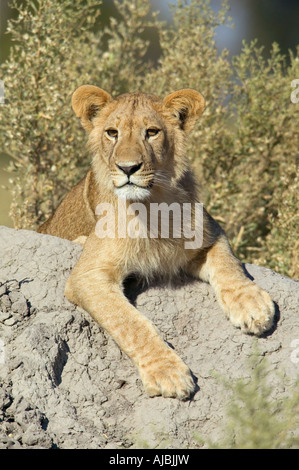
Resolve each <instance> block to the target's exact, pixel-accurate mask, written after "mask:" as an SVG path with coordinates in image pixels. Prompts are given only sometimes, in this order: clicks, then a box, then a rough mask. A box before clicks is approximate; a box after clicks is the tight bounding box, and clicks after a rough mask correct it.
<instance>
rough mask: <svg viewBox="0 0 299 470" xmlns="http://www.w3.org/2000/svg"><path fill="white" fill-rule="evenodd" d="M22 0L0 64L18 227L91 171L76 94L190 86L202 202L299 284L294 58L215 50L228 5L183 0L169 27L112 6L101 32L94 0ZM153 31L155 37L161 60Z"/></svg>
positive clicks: (257, 257) (0, 120)
mask: <svg viewBox="0 0 299 470" xmlns="http://www.w3.org/2000/svg"><path fill="white" fill-rule="evenodd" d="M18 3H19V2H16V1H15V2H14V7H15V8H16V9H17V10H18V19H17V20H16V21H10V22H9V25H8V31H9V32H10V33H11V35H12V39H13V40H14V46H13V47H12V48H11V53H10V57H9V59H8V60H7V61H6V62H5V63H4V64H3V65H2V66H1V67H0V78H2V79H3V80H4V83H5V90H6V104H5V105H4V106H1V108H0V111H1V114H0V131H1V134H0V142H1V144H2V145H3V149H4V151H5V153H7V154H9V155H11V156H12V157H13V163H12V164H11V165H10V171H11V172H12V177H11V190H12V193H13V203H12V207H11V216H12V217H13V220H14V223H15V226H16V227H19V228H33V229H34V228H36V226H37V225H38V224H40V223H41V222H42V221H43V220H45V218H47V217H48V216H49V214H50V213H51V212H52V211H53V209H54V208H55V207H56V206H57V204H58V202H59V201H60V200H61V198H62V197H63V196H64V194H65V193H66V192H67V191H68V190H69V189H70V187H71V186H72V185H73V184H74V183H76V182H77V181H78V180H79V179H80V178H81V177H82V176H83V174H84V172H85V170H86V168H87V167H88V165H89V160H90V157H89V156H88V155H87V154H86V150H85V136H84V134H83V132H82V130H81V129H80V126H79V124H78V122H77V120H76V118H75V116H74V115H73V113H72V110H71V106H70V98H71V95H72V93H73V91H74V90H75V89H76V88H77V86H79V85H81V84H86V83H91V84H95V85H98V86H101V87H102V88H104V89H106V90H107V91H109V92H111V93H113V94H114V95H117V94H119V93H122V92H127V91H136V90H138V89H141V90H143V91H145V92H151V93H156V94H158V95H161V96H163V95H165V94H167V93H169V92H171V91H173V90H175V89H179V88H183V87H191V88H195V89H198V90H200V91H201V92H202V93H203V94H204V96H205V98H206V102H207V107H206V111H205V113H204V115H203V118H202V119H201V122H200V123H199V124H198V125H197V127H196V129H195V131H194V132H193V136H192V138H191V141H190V145H189V155H190V158H191V160H192V162H193V165H194V167H195V168H196V170H197V172H198V174H199V176H200V178H201V184H202V196H203V202H204V203H205V204H206V206H207V208H208V210H210V212H211V213H212V215H213V216H214V217H215V218H216V219H217V220H219V221H220V222H221V223H222V224H223V226H224V228H225V230H226V231H227V234H228V236H229V238H230V240H231V243H232V246H233V248H234V250H235V251H236V254H237V255H238V256H239V257H240V258H241V259H242V261H250V262H256V263H259V264H266V265H268V266H269V267H271V268H273V269H277V270H279V271H280V272H282V273H284V274H288V275H289V276H294V277H295V276H298V274H299V272H298V240H297V233H298V229H299V221H298V214H297V208H298V176H296V173H297V172H298V168H297V166H296V158H298V147H299V127H298V117H299V104H296V103H292V102H291V100H290V95H291V92H292V91H293V89H292V88H291V81H292V80H293V79H295V78H298V77H299V58H298V50H297V52H296V54H290V57H289V58H286V57H284V56H282V54H281V53H280V51H279V46H278V45H277V44H273V48H272V52H271V55H270V57H269V59H265V58H264V56H263V50H262V47H260V46H258V44H257V42H256V41H253V42H252V43H250V44H246V43H244V44H243V50H242V52H241V53H240V55H238V56H237V57H233V58H232V60H231V61H230V60H229V58H228V51H225V50H224V51H223V52H222V53H220V54H219V53H218V52H217V48H216V45H215V41H214V35H215V28H216V27H217V26H219V25H222V24H227V25H229V24H230V19H229V17H228V15H227V10H228V8H227V2H226V1H224V2H223V6H222V8H221V9H220V11H219V12H218V13H214V12H213V11H212V9H211V7H210V2H209V1H208V0H196V1H195V0H193V1H191V2H190V4H188V3H187V2H178V3H177V5H175V6H173V7H172V13H173V23H172V24H171V25H169V26H167V25H165V24H164V23H161V22H160V21H158V20H157V15H156V13H155V14H153V15H151V14H150V4H149V0H133V1H128V0H123V1H115V5H116V7H117V10H118V19H116V18H112V17H111V18H110V20H109V24H108V25H107V26H105V27H101V28H100V27H99V23H98V22H97V18H98V16H99V14H100V2H99V1H96V0H95V1H92V0H78V1H77V2H72V1H71V0H65V1H60V0H51V1H50V0H34V1H33V0H28V1H27V2H25V3H24V4H22V5H21V6H18ZM148 31H152V33H153V35H154V36H155V37H158V38H159V41H160V47H161V55H160V58H159V61H158V63H157V64H154V63H153V62H152V61H151V59H150V57H151V55H150V54H149V53H148V52H149V51H150V48H151V44H150V42H148V41H147V40H145V39H144V38H145V36H147V37H148ZM297 164H298V161H297ZM296 178H297V179H296ZM296 256H297V258H296Z"/></svg>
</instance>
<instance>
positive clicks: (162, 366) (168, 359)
mask: <svg viewBox="0 0 299 470" xmlns="http://www.w3.org/2000/svg"><path fill="white" fill-rule="evenodd" d="M139 371H140V376H141V379H142V382H143V385H144V388H145V391H146V393H147V394H148V395H149V396H150V397H154V396H156V395H162V396H163V397H174V398H179V399H180V400H184V399H186V398H189V397H190V395H191V394H192V393H193V392H194V390H195V384H194V381H193V379H192V376H191V373H190V370H189V368H188V367H187V366H186V365H185V364H184V362H183V361H182V360H181V359H180V358H179V356H177V355H176V354H175V352H173V351H172V350H171V349H170V350H167V351H165V354H163V356H162V357H158V358H156V359H153V360H152V361H150V362H148V363H147V364H146V365H141V366H140V368H139Z"/></svg>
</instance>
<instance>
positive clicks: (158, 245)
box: [118, 238, 191, 278]
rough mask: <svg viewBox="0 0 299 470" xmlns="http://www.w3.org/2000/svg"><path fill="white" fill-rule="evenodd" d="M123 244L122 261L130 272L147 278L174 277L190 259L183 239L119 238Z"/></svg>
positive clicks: (121, 244) (119, 242)
mask: <svg viewBox="0 0 299 470" xmlns="http://www.w3.org/2000/svg"><path fill="white" fill-rule="evenodd" d="M118 245H119V247H120V246H121V256H120V258H121V263H122V265H123V267H124V268H125V270H126V271H127V272H128V273H135V274H139V275H141V276H144V277H146V278H151V277H154V276H156V275H159V276H163V277H172V276H174V275H176V274H177V273H178V271H179V270H180V269H181V268H183V267H184V266H185V265H186V264H187V263H188V260H189V259H190V255H191V253H188V252H186V250H184V247H183V243H182V241H177V240H171V239H168V240H165V239H150V238H144V239H142V238H138V239H133V240H132V239H131V240H130V241H128V239H124V240H121V241H120V240H118Z"/></svg>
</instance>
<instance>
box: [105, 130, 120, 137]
mask: <svg viewBox="0 0 299 470" xmlns="http://www.w3.org/2000/svg"><path fill="white" fill-rule="evenodd" d="M106 133H107V135H108V136H109V137H112V138H113V139H116V138H117V136H118V131H117V130H116V129H107V130H106Z"/></svg>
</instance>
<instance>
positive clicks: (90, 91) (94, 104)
mask: <svg viewBox="0 0 299 470" xmlns="http://www.w3.org/2000/svg"><path fill="white" fill-rule="evenodd" d="M109 101H112V97H111V96H110V95H109V93H107V92H106V91H104V90H102V89H101V88H98V87H97V86H93V85H82V86H80V87H79V88H77V90H76V91H75V92H74V94H73V96H72V107H73V110H74V111H75V114H76V115H77V116H78V117H79V118H80V119H81V123H82V126H83V127H84V129H85V130H86V131H87V132H90V131H91V130H92V128H93V125H92V120H93V118H94V117H95V115H96V114H97V112H98V111H99V110H100V109H102V108H103V107H104V106H105V105H106V104H107V103H109Z"/></svg>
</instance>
